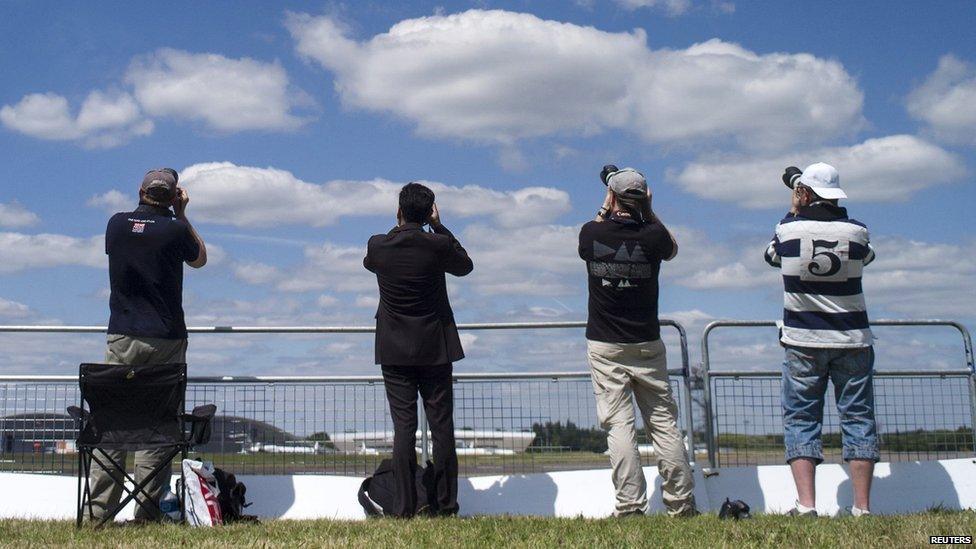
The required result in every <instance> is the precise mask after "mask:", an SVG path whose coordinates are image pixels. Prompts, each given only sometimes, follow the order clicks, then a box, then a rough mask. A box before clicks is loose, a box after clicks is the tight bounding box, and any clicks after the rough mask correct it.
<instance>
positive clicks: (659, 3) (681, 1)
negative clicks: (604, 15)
mask: <svg viewBox="0 0 976 549" xmlns="http://www.w3.org/2000/svg"><path fill="white" fill-rule="evenodd" d="M614 1H615V2H617V4H620V6H621V7H623V8H624V9H628V10H636V9H639V8H661V9H663V10H665V11H667V13H668V15H681V14H683V13H685V12H687V11H688V10H689V9H691V0H614Z"/></svg>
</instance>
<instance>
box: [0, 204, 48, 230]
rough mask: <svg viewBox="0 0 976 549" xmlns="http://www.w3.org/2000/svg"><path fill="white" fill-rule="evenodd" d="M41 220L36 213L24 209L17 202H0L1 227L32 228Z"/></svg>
mask: <svg viewBox="0 0 976 549" xmlns="http://www.w3.org/2000/svg"><path fill="white" fill-rule="evenodd" d="M40 220H41V218H39V217H38V216H37V214H36V213H34V212H32V211H30V210H28V209H27V208H25V207H23V206H22V205H20V203H19V202H17V201H16V200H15V201H13V202H10V203H8V204H4V203H2V202H0V227H30V226H31V225H36V224H37V223H38V222H39V221H40Z"/></svg>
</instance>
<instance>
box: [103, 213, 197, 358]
mask: <svg viewBox="0 0 976 549" xmlns="http://www.w3.org/2000/svg"><path fill="white" fill-rule="evenodd" d="M105 253H107V254H108V276H109V282H110V284H111V288H112V295H111V297H110V298H109V308H110V309H111V311H112V316H111V318H110V319H109V321H108V333H110V334H121V335H129V336H141V337H158V338H164V339H183V338H185V337H186V322H185V321H184V319H183V262H184V261H195V260H196V259H197V257H198V256H199V255H200V246H199V244H197V241H196V239H195V238H193V234H192V233H191V231H190V226H189V224H187V222H186V221H183V220H180V219H177V218H175V217H173V212H172V211H171V210H169V209H166V208H157V207H153V206H145V205H143V206H139V207H138V208H137V209H136V210H135V211H134V212H122V213H117V214H115V215H113V216H112V218H111V219H109V221H108V227H107V228H106V229H105Z"/></svg>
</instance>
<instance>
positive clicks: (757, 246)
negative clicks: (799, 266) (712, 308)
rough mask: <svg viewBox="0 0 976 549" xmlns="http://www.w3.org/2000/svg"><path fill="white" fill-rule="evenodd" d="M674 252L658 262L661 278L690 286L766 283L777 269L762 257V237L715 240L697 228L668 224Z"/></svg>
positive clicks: (773, 281)
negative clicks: (745, 239) (758, 238)
mask: <svg viewBox="0 0 976 549" xmlns="http://www.w3.org/2000/svg"><path fill="white" fill-rule="evenodd" d="M669 228H670V230H671V231H672V232H673V234H674V237H675V240H677V242H678V256H677V257H676V258H674V260H672V261H669V262H665V263H663V264H662V265H661V278H662V280H665V281H668V282H670V283H673V284H676V285H678V286H683V287H685V288H690V289H692V290H737V289H748V288H757V287H764V286H766V287H769V286H770V285H774V284H776V280H777V278H778V277H779V273H778V272H776V271H774V270H773V269H770V268H769V266H768V265H767V264H766V262H765V261H763V259H762V251H763V250H764V249H765V247H766V243H767V242H766V241H760V242H733V243H723V242H716V241H714V240H712V239H711V238H709V237H708V235H707V234H706V233H705V232H704V231H701V230H698V229H693V228H691V227H685V226H681V225H674V226H671V227H669Z"/></svg>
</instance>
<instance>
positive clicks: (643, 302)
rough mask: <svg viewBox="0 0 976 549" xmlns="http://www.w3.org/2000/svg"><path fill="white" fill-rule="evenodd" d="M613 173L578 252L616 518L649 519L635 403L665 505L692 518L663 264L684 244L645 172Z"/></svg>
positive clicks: (691, 489)
mask: <svg viewBox="0 0 976 549" xmlns="http://www.w3.org/2000/svg"><path fill="white" fill-rule="evenodd" d="M608 168H611V166H608ZM605 175H606V177H605V179H604V181H605V183H606V184H607V195H606V199H605V200H604V203H603V207H602V208H601V209H600V211H599V212H598V213H597V216H596V219H594V220H593V221H590V222H589V223H587V224H585V225H583V228H582V229H581V230H580V235H579V254H580V257H581V258H582V259H583V260H584V261H586V268H587V273H588V278H589V316H588V319H587V324H586V340H587V341H586V347H587V357H588V359H589V363H590V371H591V375H592V381H593V392H594V394H595V395H596V408H597V417H598V419H599V421H600V425H601V426H602V427H603V428H604V429H606V430H607V432H608V433H607V445H608V446H609V449H610V465H611V468H612V479H613V485H614V488H615V489H616V492H617V493H616V498H617V503H616V509H615V512H614V514H615V515H616V516H627V515H641V514H644V513H646V512H647V509H648V504H647V481H646V479H645V478H644V472H643V469H642V468H641V460H640V452H639V450H638V447H637V433H636V431H635V428H634V417H635V410H634V405H633V400H634V398H636V400H637V407H638V408H639V410H640V414H641V417H642V418H643V422H644V429H645V431H646V433H647V436H648V438H649V439H650V441H651V443H652V444H653V447H654V452H655V456H656V458H657V460H658V464H657V465H658V472H659V473H660V475H661V479H662V483H661V491H662V496H663V499H664V506H665V507H666V508H667V511H668V514H670V515H672V516H693V515H696V514H698V511H697V509H696V508H695V497H694V479H693V477H692V472H691V467H690V466H689V464H688V454H687V452H686V450H685V446H684V440H683V437H682V436H681V432H680V431H679V430H678V423H677V417H678V409H677V406H676V404H675V401H674V396H673V395H672V393H671V384H670V383H669V382H668V368H667V359H666V356H665V355H666V350H665V347H664V343H663V342H662V341H661V326H660V322H659V321H658V317H657V312H658V311H657V309H658V306H657V305H658V281H657V277H658V272H659V271H660V268H661V262H662V261H670V260H672V259H674V257H675V256H676V255H677V254H678V244H677V243H676V242H675V240H674V237H673V236H672V235H671V233H670V232H669V231H668V229H667V228H666V227H665V226H664V224H663V223H661V220H660V219H658V218H657V216H656V215H654V212H653V210H652V209H651V193H650V192H649V191H648V188H647V182H646V180H645V179H644V176H643V175H641V173H640V172H638V171H637V170H634V169H632V168H624V169H622V170H617V169H616V168H614V169H613V170H611V171H609V172H606V171H605Z"/></svg>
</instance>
